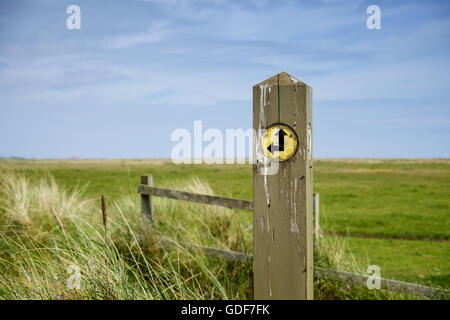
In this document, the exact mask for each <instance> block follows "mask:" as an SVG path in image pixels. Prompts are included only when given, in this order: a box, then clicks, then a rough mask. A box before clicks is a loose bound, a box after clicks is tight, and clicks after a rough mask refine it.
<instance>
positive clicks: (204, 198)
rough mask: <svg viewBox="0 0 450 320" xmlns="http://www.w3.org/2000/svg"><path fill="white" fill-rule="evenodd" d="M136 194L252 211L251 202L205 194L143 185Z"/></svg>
mask: <svg viewBox="0 0 450 320" xmlns="http://www.w3.org/2000/svg"><path fill="white" fill-rule="evenodd" d="M138 192H139V193H140V194H143V195H148V196H158V197H165V198H170V199H177V200H184V201H191V202H199V203H204V204H210V205H215V206H219V207H226V208H231V209H242V210H253V201H247V200H237V199H230V198H222V197H217V196H210V195H206V194H196V193H190V192H184V191H177V190H170V189H163V188H155V187H151V186H147V185H143V184H141V185H139V187H138Z"/></svg>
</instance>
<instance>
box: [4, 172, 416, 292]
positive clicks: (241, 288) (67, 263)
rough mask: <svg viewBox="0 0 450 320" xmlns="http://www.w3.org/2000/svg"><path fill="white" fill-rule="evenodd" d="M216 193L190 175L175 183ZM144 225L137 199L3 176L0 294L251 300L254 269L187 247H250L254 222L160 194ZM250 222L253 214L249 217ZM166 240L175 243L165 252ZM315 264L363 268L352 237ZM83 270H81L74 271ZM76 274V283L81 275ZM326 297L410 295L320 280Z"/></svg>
mask: <svg viewBox="0 0 450 320" xmlns="http://www.w3.org/2000/svg"><path fill="white" fill-rule="evenodd" d="M175 187H176V188H177V189H181V188H182V189H184V190H186V191H191V192H197V193H204V194H212V193H213V192H212V190H211V188H210V187H209V186H208V184H206V183H204V182H202V181H200V180H198V179H193V180H192V181H191V182H190V183H187V184H184V185H181V186H180V185H179V184H178V185H176V186H175V185H174V188H175ZM152 204H153V212H154V219H155V223H154V225H153V226H149V225H148V224H143V222H142V220H141V216H140V207H139V197H138V195H135V196H131V195H125V196H124V197H123V198H121V199H120V200H119V201H117V202H115V201H112V200H111V201H110V200H109V199H108V197H107V196H104V195H99V197H98V198H97V199H92V200H89V199H87V198H85V197H84V196H83V188H75V189H74V190H72V191H71V192H68V191H66V190H65V189H64V188H62V187H61V186H59V185H58V184H57V183H56V182H55V180H54V179H53V178H52V177H51V176H46V177H42V178H40V179H37V180H34V181H33V182H31V181H30V180H29V179H28V178H27V177H25V176H23V175H20V174H15V173H12V172H11V171H7V170H4V171H1V172H0V238H1V239H0V299H55V298H58V299H251V298H252V295H253V293H252V268H251V265H249V264H246V263H236V262H229V261H224V260H220V259H217V258H211V257H207V256H205V255H202V254H199V253H196V254H193V253H190V252H189V251H188V250H186V249H185V244H186V243H191V244H197V245H206V246H211V247H217V248H221V249H228V250H235V251H241V252H247V253H251V248H252V228H251V224H249V223H242V221H240V220H241V218H240V217H241V215H245V214H248V212H247V213H246V212H236V211H233V210H231V209H226V208H220V207H214V206H208V205H201V204H193V203H188V202H183V201H176V200H169V199H163V198H153V199H152ZM247 221H248V219H247ZM160 237H164V238H166V239H169V240H172V241H174V242H175V243H177V244H178V245H177V246H176V248H175V249H170V250H169V249H165V248H164V247H163V246H161V245H160V243H159V241H158V239H159V238H160ZM320 243H321V246H320V248H319V249H318V250H317V252H316V264H318V265H321V266H324V267H333V268H336V269H342V270H344V269H345V270H348V271H360V270H359V268H358V266H357V264H356V262H355V261H354V259H353V258H352V257H351V256H349V255H348V254H347V255H346V254H345V253H344V248H345V242H343V241H342V240H339V239H336V240H330V239H328V240H325V238H324V239H323V241H321V242H320ZM77 270H78V272H77ZM78 276H79V279H78V282H77V280H76V278H77V277H78ZM315 297H316V298H319V299H392V298H395V299H398V298H411V297H404V296H401V295H398V294H397V295H394V294H392V293H389V292H385V291H369V290H367V289H365V288H361V287H360V288H356V287H352V286H350V285H348V284H345V283H339V282H333V281H326V280H319V279H316V282H315Z"/></svg>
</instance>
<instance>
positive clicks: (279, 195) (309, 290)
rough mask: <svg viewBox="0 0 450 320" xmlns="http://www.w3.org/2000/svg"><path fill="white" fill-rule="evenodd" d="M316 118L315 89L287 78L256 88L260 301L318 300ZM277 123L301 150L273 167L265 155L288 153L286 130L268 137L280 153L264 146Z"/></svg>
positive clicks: (256, 254)
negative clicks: (315, 269) (315, 258)
mask: <svg viewBox="0 0 450 320" xmlns="http://www.w3.org/2000/svg"><path fill="white" fill-rule="evenodd" d="M311 113H312V90H311V88H310V87H309V86H307V85H306V84H304V83H302V82H301V81H299V80H297V79H295V78H293V77H292V76H290V75H289V74H287V73H285V72H282V73H280V74H278V75H275V76H273V77H272V78H269V79H267V80H265V81H263V82H261V83H259V84H257V85H255V86H254V87H253V128H254V130H255V131H256V135H255V140H254V142H255V143H254V150H253V154H254V158H255V159H256V163H255V164H254V165H253V202H254V204H253V206H254V211H253V246H254V250H253V251H254V260H253V263H254V264H253V268H254V298H255V299H313V212H312V209H313V188H312V187H313V175H312V172H313V170H312V168H313V166H312V134H311V128H312V127H311V126H312V115H311ZM277 123H278V124H283V125H287V126H288V127H290V128H291V129H292V130H291V134H292V131H294V132H295V134H296V135H297V137H298V140H297V141H298V149H297V150H296V152H295V154H294V156H293V157H292V158H290V159H288V160H286V161H283V162H279V163H278V162H277V161H275V162H272V163H271V164H270V165H269V164H267V159H268V157H269V156H267V151H266V150H265V149H268V150H271V151H269V153H270V152H272V154H273V157H276V155H277V154H278V155H279V156H280V159H281V152H280V151H281V150H284V149H282V148H286V147H287V146H286V145H285V142H286V141H287V140H286V139H288V137H286V136H284V134H280V133H281V129H277V130H278V132H277V133H273V132H272V134H270V136H269V133H267V135H266V136H267V140H270V141H275V140H274V139H277V141H278V142H277V144H276V145H275V149H274V148H273V147H272V149H270V146H269V147H268V148H266V145H263V143H262V142H261V141H263V140H262V139H263V137H264V133H263V132H264V129H267V128H268V127H269V126H271V125H273V124H277ZM261 130H263V131H261ZM272 131H273V130H272ZM288 132H289V130H288ZM292 135H293V136H295V135H294V134H292ZM280 136H281V138H280ZM288 136H289V137H290V138H291V139H293V137H291V135H290V134H288ZM274 137H276V138H274ZM294 138H295V137H294ZM281 139H284V140H281ZM272 144H274V142H272ZM291 147H292V146H291ZM291 151H292V150H291ZM277 152H278V153H277Z"/></svg>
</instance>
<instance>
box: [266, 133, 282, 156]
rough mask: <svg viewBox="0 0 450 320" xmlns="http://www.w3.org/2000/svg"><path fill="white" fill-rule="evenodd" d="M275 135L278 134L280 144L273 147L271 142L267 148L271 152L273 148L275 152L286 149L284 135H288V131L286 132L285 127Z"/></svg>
mask: <svg viewBox="0 0 450 320" xmlns="http://www.w3.org/2000/svg"><path fill="white" fill-rule="evenodd" d="M275 135H276V136H278V145H277V146H273V147H272V144H270V145H269V146H268V147H267V150H269V152H271V153H272V150H273V152H275V151H284V136H287V133H286V132H284V130H283V129H280V130H279V131H278V132H277V133H276V134H275Z"/></svg>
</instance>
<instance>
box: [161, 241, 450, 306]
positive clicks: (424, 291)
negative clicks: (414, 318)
mask: <svg viewBox="0 0 450 320" xmlns="http://www.w3.org/2000/svg"><path fill="white" fill-rule="evenodd" d="M159 241H160V243H161V245H162V246H163V247H165V248H168V249H169V248H176V247H180V248H185V249H186V250H188V251H190V252H203V253H204V254H206V255H208V256H212V257H216V258H222V259H225V260H228V261H234V262H248V263H252V261H253V255H252V254H245V253H242V252H236V251H232V250H222V249H216V248H210V247H204V246H198V245H193V244H189V243H185V244H183V245H182V244H179V243H177V242H175V241H172V240H169V239H165V238H159ZM314 273H315V276H316V277H317V278H320V279H327V280H338V281H343V282H349V283H351V284H353V285H361V286H365V285H366V284H367V279H368V278H369V276H366V275H363V274H357V273H352V272H347V271H339V270H332V269H326V268H318V267H314ZM380 289H385V290H390V291H395V292H404V293H407V294H411V295H416V296H424V297H427V298H442V297H443V296H444V295H445V294H450V292H449V291H447V290H443V289H439V288H433V287H427V286H423V285H420V284H416V283H410V282H404V281H398V280H391V279H385V278H380Z"/></svg>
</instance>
